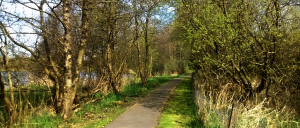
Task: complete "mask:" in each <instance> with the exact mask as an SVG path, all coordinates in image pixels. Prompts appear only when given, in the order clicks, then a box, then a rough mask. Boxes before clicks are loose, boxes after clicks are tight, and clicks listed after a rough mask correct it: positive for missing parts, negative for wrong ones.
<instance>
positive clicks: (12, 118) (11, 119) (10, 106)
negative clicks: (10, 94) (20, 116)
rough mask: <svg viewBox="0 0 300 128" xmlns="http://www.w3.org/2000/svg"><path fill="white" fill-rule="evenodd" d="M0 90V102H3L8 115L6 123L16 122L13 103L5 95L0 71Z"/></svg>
mask: <svg viewBox="0 0 300 128" xmlns="http://www.w3.org/2000/svg"><path fill="white" fill-rule="evenodd" d="M0 92H1V93H0V99H1V101H2V103H3V104H4V107H5V109H6V111H7V114H8V115H7V116H8V120H7V125H13V124H14V123H15V122H16V119H17V113H16V111H15V108H14V104H13V103H11V102H9V100H8V99H7V97H6V95H5V85H4V83H3V79H2V74H1V73H0Z"/></svg>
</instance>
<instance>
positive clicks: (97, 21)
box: [0, 0, 187, 125]
mask: <svg viewBox="0 0 300 128" xmlns="http://www.w3.org/2000/svg"><path fill="white" fill-rule="evenodd" d="M168 4H169V3H168V2H167V1H158V0H154V1H140V0H139V1H137V0H132V1H131V0H125V1H119V0H110V1H106V0H75V1H70V0H62V1H59V0H41V1H34V0H29V1H23V0H22V1H21V0H14V1H10V0H1V21H0V27H1V53H2V65H3V67H2V68H1V69H2V71H5V72H6V73H7V74H8V83H7V84H8V85H9V90H10V92H9V93H8V94H9V95H10V97H6V95H7V94H6V92H5V84H6V83H4V81H3V80H1V82H0V85H1V101H2V102H3V105H4V106H5V110H6V111H7V112H6V113H7V115H6V116H7V118H6V119H7V120H6V124H7V125H13V124H15V123H17V116H18V114H19V112H20V111H19V110H17V109H19V107H21V108H22V107H24V106H18V105H17V103H16V102H14V101H15V100H14V99H15V97H14V92H16V91H15V89H17V88H16V87H14V86H13V83H12V78H11V76H10V74H11V73H10V72H11V71H20V70H23V71H24V70H25V71H30V72H33V74H34V75H35V76H36V77H40V78H46V79H49V80H51V81H52V83H53V85H45V86H51V87H52V86H53V87H52V88H54V92H53V93H52V94H53V96H51V103H50V104H49V103H48V104H49V105H53V107H54V108H55V110H56V112H57V114H58V115H62V116H63V118H64V119H65V120H66V121H68V120H70V119H71V117H72V114H73V109H74V108H73V107H72V106H73V101H74V98H75V100H76V97H79V96H81V95H84V94H81V93H83V92H85V93H89V94H88V95H92V94H90V93H97V92H98V91H102V92H104V93H106V92H108V91H111V90H112V91H113V92H114V93H119V92H120V90H121V89H122V87H121V86H122V80H123V77H124V75H127V76H128V75H130V74H134V75H136V76H137V77H140V78H141V81H142V85H143V86H146V85H147V78H148V77H151V76H154V75H160V74H172V73H183V72H184V67H187V65H186V63H185V61H184V60H185V57H186V56H187V53H186V52H184V51H181V50H180V44H178V43H176V42H174V41H172V40H171V39H170V33H169V32H168V31H169V29H170V27H168V26H166V25H163V24H162V23H161V19H160V17H159V15H163V14H162V13H169V12H166V11H165V10H163V9H166V7H167V6H168ZM10 5H11V6H12V7H19V6H22V7H23V8H26V10H27V11H31V12H34V14H37V15H32V17H29V16H28V15H26V14H25V13H23V14H22V12H18V8H11V7H9V6H10ZM17 5H18V6H17ZM14 10H15V11H14ZM18 25H19V26H27V27H30V28H31V29H32V30H33V31H34V32H33V33H28V32H24V31H23V30H22V29H21V28H19V29H18V30H16V29H15V28H17V27H16V26H18ZM159 25H160V26H161V27H158V26H159ZM30 34H32V35H35V36H36V39H34V38H30V39H26V41H25V39H24V37H25V35H30ZM21 37H23V39H22V38H21ZM25 38H26V37H25ZM27 38H28V37H27ZM162 38H163V40H162ZM16 47H18V49H19V48H21V49H23V50H19V51H17V50H16ZM23 58H26V60H24V59H23ZM13 60H23V61H21V62H19V65H14V66H13V65H12V61H13ZM14 62H16V61H14ZM132 72H133V73H132ZM81 73H82V74H83V76H84V77H85V76H86V75H88V76H89V77H88V78H85V79H88V80H85V81H88V83H86V84H83V83H82V81H81V77H80V76H81ZM91 74H95V76H96V78H92V77H91ZM0 77H2V76H0ZM49 89H50V88H49ZM92 90H93V91H92ZM19 95H21V94H19ZM81 98H82V97H81ZM79 100H80V97H79ZM25 102H27V101H25Z"/></svg>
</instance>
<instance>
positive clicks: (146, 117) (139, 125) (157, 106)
mask: <svg viewBox="0 0 300 128" xmlns="http://www.w3.org/2000/svg"><path fill="white" fill-rule="evenodd" d="M188 77H190V76H186V77H180V78H175V79H173V80H171V81H169V82H167V83H165V84H164V85H162V86H161V87H159V88H157V89H155V90H154V91H152V92H151V93H150V94H149V95H148V96H147V97H145V99H144V100H143V101H141V102H140V103H137V104H135V105H134V106H132V107H131V108H130V109H128V110H127V111H126V112H125V113H123V114H122V115H120V116H119V117H117V119H115V120H114V121H112V122H111V123H110V124H108V125H107V126H106V127H105V128H155V127H156V125H157V120H158V118H159V117H160V113H161V111H162V107H163V105H164V103H165V102H166V101H167V99H168V97H169V96H170V93H171V92H172V90H173V89H174V88H175V87H176V85H178V84H179V83H180V82H181V81H182V80H184V79H185V78H188Z"/></svg>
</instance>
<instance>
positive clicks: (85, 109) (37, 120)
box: [16, 75, 180, 128]
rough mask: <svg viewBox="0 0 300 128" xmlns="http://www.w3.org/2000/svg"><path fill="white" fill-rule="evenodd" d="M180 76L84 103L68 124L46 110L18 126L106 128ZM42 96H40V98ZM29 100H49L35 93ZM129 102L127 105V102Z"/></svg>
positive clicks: (153, 80)
mask: <svg viewBox="0 0 300 128" xmlns="http://www.w3.org/2000/svg"><path fill="white" fill-rule="evenodd" d="M176 77H180V75H178V76H167V75H164V76H159V77H152V78H148V84H147V86H146V87H142V86H141V82H137V83H131V85H127V86H124V88H123V89H122V91H121V93H120V94H114V93H110V94H108V95H106V96H105V97H104V99H103V100H100V101H97V102H95V103H92V104H83V105H82V107H81V108H82V109H81V110H79V111H77V112H75V113H74V114H73V117H72V119H71V121H69V122H68V123H65V122H64V121H63V119H62V117H61V116H57V115H55V114H51V113H54V112H49V111H47V109H45V111H44V112H40V113H39V114H32V115H31V116H29V117H28V118H27V119H26V122H24V123H21V125H17V126H16V127H25V128H26V127H27V128H52V127H74V126H75V127H102V126H105V125H107V124H108V123H110V122H111V121H112V120H114V119H115V118H117V117H118V116H119V115H120V114H122V113H123V112H125V111H126V108H127V107H129V106H131V105H133V104H134V103H133V102H132V101H133V99H135V98H136V97H141V96H146V95H147V94H148V93H149V92H150V91H151V90H153V89H155V88H156V87H158V86H160V85H162V84H164V83H165V82H168V81H170V80H172V79H174V78H176ZM38 95H40V96H38ZM103 96H104V95H103V94H101V93H96V94H95V95H93V96H92V97H91V99H96V98H100V97H103ZM29 97H33V98H29V100H31V99H32V100H33V99H35V100H36V101H33V102H34V103H36V105H37V104H38V103H37V101H42V102H45V101H44V99H45V97H49V96H48V95H47V94H44V93H38V92H36V93H32V94H31V95H29ZM125 98H126V100H127V101H128V102H124V99H125Z"/></svg>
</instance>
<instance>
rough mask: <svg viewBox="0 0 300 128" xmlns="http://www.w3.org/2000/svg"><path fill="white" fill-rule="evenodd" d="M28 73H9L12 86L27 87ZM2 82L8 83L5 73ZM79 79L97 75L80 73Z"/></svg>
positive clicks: (124, 76)
mask: <svg viewBox="0 0 300 128" xmlns="http://www.w3.org/2000/svg"><path fill="white" fill-rule="evenodd" d="M29 74H30V72H29V71H18V72H16V71H12V72H11V78H12V81H13V85H22V86H24V85H27V84H28V83H29V82H30V81H29V80H28V76H29ZM1 75H2V78H3V82H4V83H8V78H7V73H6V72H1ZM79 76H80V79H88V78H92V79H97V73H96V72H80V75H79ZM132 76H133V75H129V74H124V75H123V78H128V77H132ZM5 88H8V85H6V87H5Z"/></svg>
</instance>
